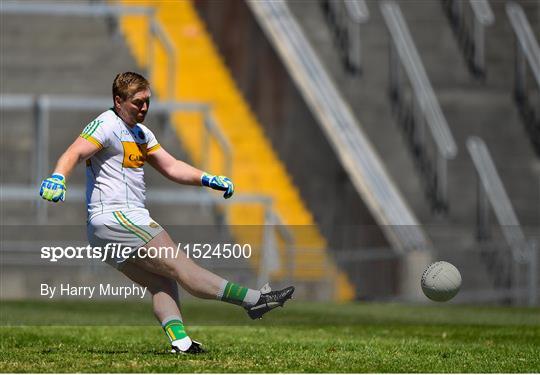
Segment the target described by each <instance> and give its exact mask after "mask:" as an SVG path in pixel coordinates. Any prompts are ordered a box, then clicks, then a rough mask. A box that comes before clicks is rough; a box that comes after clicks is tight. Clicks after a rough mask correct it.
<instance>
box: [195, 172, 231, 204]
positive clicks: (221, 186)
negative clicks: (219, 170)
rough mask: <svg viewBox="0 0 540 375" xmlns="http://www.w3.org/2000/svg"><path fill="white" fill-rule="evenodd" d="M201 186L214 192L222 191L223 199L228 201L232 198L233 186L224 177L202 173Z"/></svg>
mask: <svg viewBox="0 0 540 375" xmlns="http://www.w3.org/2000/svg"><path fill="white" fill-rule="evenodd" d="M201 182H202V184H203V186H208V187H210V188H212V189H214V190H221V191H224V192H225V194H223V198H225V199H228V198H230V197H232V195H233V193H234V184H233V183H232V181H231V180H230V179H229V178H228V177H225V176H212V175H211V174H208V173H203V175H202V177H201Z"/></svg>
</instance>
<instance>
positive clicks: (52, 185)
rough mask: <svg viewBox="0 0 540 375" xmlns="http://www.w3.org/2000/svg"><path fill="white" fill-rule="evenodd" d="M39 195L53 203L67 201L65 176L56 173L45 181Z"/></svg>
mask: <svg viewBox="0 0 540 375" xmlns="http://www.w3.org/2000/svg"><path fill="white" fill-rule="evenodd" d="M39 195H41V198H43V199H46V200H48V201H51V202H58V201H62V202H63V201H64V200H65V199H66V179H65V178H64V176H62V175H61V174H59V173H54V174H52V175H51V177H49V178H46V179H45V180H43V182H42V183H41V189H39Z"/></svg>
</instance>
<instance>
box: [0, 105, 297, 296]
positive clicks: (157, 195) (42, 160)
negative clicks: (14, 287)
mask: <svg viewBox="0 0 540 375" xmlns="http://www.w3.org/2000/svg"><path fill="white" fill-rule="evenodd" d="M110 104H111V99H110V98H102V97H74V96H58V95H40V96H32V95H0V110H2V111H6V110H25V109H26V110H33V111H34V129H35V134H36V137H35V142H36V143H35V149H36V154H35V157H34V168H33V171H34V178H33V181H34V185H31V186H25V185H6V184H2V185H0V201H10V202H17V201H32V202H35V203H36V206H37V221H38V223H42V224H43V223H46V222H47V217H48V213H47V212H48V210H47V207H48V205H47V202H45V201H43V200H42V199H41V198H40V197H39V195H38V187H39V185H40V183H41V180H42V179H43V178H44V177H45V176H47V175H48V174H49V173H50V172H51V171H50V166H49V157H50V150H49V133H50V131H51V124H50V122H49V115H50V111H51V110H61V111H82V110H88V111H100V110H103V109H104V108H107V107H110ZM179 111H182V112H200V113H201V114H202V116H203V118H204V121H203V123H204V125H205V129H206V130H205V132H204V133H205V136H204V137H203V138H202V139H201V142H202V145H201V147H205V145H207V144H208V142H209V139H210V137H214V138H215V139H216V141H217V142H218V144H219V145H220V147H221V151H222V152H223V154H224V160H225V170H226V171H227V174H228V175H230V173H231V172H232V148H231V146H230V144H229V142H228V140H227V139H226V137H225V135H224V134H223V133H222V132H221V130H220V129H219V127H218V125H217V124H216V122H215V120H214V118H213V115H212V111H211V107H209V106H208V105H207V104H204V103H197V102H173V101H168V102H160V101H156V102H152V112H153V113H156V114H167V115H168V116H167V117H168V118H170V115H171V114H172V113H174V112H179ZM2 126H9V125H8V124H6V123H3V124H2ZM208 162H209V160H208V159H204V160H203V163H208ZM30 168H31V167H30ZM69 197H70V200H73V201H84V198H85V192H84V188H83V187H82V186H76V185H75V186H70V188H69ZM147 201H148V202H149V203H153V204H163V205H170V204H195V203H197V204H200V205H210V206H225V207H229V206H230V205H231V204H246V203H248V204H259V205H262V206H263V207H264V212H265V222H264V225H265V231H264V234H263V240H262V243H263V244H264V245H263V247H262V249H263V256H262V257H261V262H260V268H259V271H258V274H259V281H260V284H261V285H262V284H264V282H266V281H268V277H269V274H270V273H271V271H272V270H273V269H275V267H276V262H278V263H277V264H279V258H278V255H277V250H276V239H275V236H276V235H279V236H280V237H281V238H282V239H283V241H284V242H285V245H286V252H287V253H288V255H289V257H290V259H294V256H293V255H291V254H292V252H293V251H294V249H295V240H294V237H293V235H292V234H291V232H290V230H289V229H288V228H287V227H286V226H285V225H284V224H283V222H282V220H281V218H280V217H279V215H278V214H277V213H276V212H275V209H274V202H273V200H272V198H271V197H269V196H265V195H258V194H236V195H235V198H234V200H233V201H229V200H223V199H222V198H221V197H216V196H213V195H211V194H208V193H205V192H204V191H202V192H200V193H193V192H182V194H179V191H178V189H152V190H150V191H149V192H148V194H147ZM225 216H226V217H227V214H226V215H225ZM267 228H268V229H267ZM276 259H278V260H277V261H276ZM287 275H288V277H290V278H292V269H291V268H289V269H288V273H287ZM263 281H264V282H263Z"/></svg>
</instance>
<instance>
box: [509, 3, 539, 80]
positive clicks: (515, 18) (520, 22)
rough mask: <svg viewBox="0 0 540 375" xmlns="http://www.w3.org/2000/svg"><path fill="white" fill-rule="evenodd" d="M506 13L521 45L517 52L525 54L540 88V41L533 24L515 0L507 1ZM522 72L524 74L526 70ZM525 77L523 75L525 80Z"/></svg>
mask: <svg viewBox="0 0 540 375" xmlns="http://www.w3.org/2000/svg"><path fill="white" fill-rule="evenodd" d="M506 13H507V14H508V18H509V19H510V24H511V25H512V28H513V29H514V33H515V35H516V39H517V42H518V45H519V47H520V48H519V49H518V52H517V53H523V54H525V57H526V58H527V62H528V64H529V67H530V68H531V71H532V73H533V76H534V78H535V80H536V84H537V85H538V87H539V89H540V47H539V46H538V42H537V40H536V38H535V37H534V34H533V32H532V29H531V25H530V23H529V21H528V20H527V16H526V15H525V12H524V11H523V8H522V7H521V6H520V5H519V4H516V3H515V2H513V1H510V2H508V3H506ZM522 73H523V75H524V72H522ZM524 79H525V78H524V77H523V80H524ZM523 83H524V82H523ZM523 88H524V87H523Z"/></svg>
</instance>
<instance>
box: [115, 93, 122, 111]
mask: <svg viewBox="0 0 540 375" xmlns="http://www.w3.org/2000/svg"><path fill="white" fill-rule="evenodd" d="M122 101H123V100H122V98H121V97H119V96H118V95H115V97H114V108H116V109H118V108H120V104H122Z"/></svg>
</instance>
